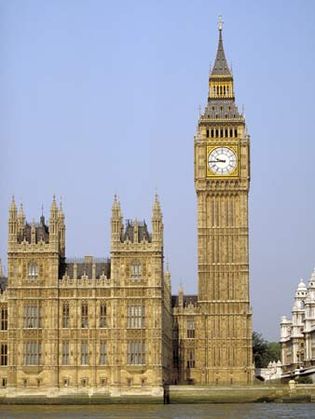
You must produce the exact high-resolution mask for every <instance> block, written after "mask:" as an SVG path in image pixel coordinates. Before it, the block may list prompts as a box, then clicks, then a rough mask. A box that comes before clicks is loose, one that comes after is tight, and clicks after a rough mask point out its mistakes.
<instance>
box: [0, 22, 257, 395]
mask: <svg viewBox="0 0 315 419" xmlns="http://www.w3.org/2000/svg"><path fill="white" fill-rule="evenodd" d="M194 168H195V172H194V182H195V189H196V194H197V227H198V232H197V243H198V294H197V295H184V293H183V290H182V289H180V291H179V294H178V295H176V296H172V294H171V275H170V273H169V271H168V268H167V266H164V255H163V228H164V227H163V216H162V210H161V205H160V202H159V198H158V197H157V196H155V198H154V202H153V208H152V219H151V226H150V228H149V227H148V225H147V224H146V223H145V222H141V223H140V222H138V221H137V220H128V221H127V222H124V221H123V215H122V209H121V204H120V202H119V200H118V199H117V197H115V198H114V201H113V206H112V216H111V220H110V223H111V238H110V240H111V250H110V258H108V259H105V258H104V259H96V258H93V257H91V256H86V257H85V258H83V259H77V260H70V259H68V258H67V257H66V253H65V248H66V245H65V230H66V228H65V217H64V212H63V209H62V207H61V205H59V204H57V202H56V200H55V198H54V199H53V201H52V204H51V208H50V216H49V221H48V222H46V220H45V218H44V216H43V215H42V216H41V217H40V221H39V222H38V223H35V222H32V223H28V222H27V221H26V219H25V215H24V210H23V207H22V206H20V207H19V208H17V205H16V203H15V201H14V199H13V200H12V203H11V206H10V210H9V237H8V278H7V279H6V278H4V275H2V274H1V275H0V276H2V279H1V281H0V287H1V295H0V317H1V318H0V329H1V330H0V351H1V354H0V380H1V381H0V384H1V386H2V387H3V388H5V389H6V390H9V389H11V390H12V391H13V390H14V391H15V390H18V391H22V392H23V391H35V389H36V391H38V390H39V389H41V390H54V389H57V390H58V391H59V390H61V389H62V390H63V391H65V392H66V391H71V390H73V391H77V390H78V389H81V390H82V389H84V388H86V389H93V391H94V392H96V393H97V392H99V393H100V394H102V393H103V392H107V393H110V394H113V395H114V394H123V393H124V392H127V393H128V391H131V390H137V391H138V392H140V393H143V394H144V393H147V394H157V393H158V392H159V391H160V390H161V389H162V388H163V386H165V385H168V384H202V385H206V384H209V385H221V384H229V385H231V384H249V383H251V382H252V378H253V365H252V355H251V352H252V342H251V334H252V328H251V310H250V301H249V264H248V192H249V180H250V179H249V135H248V133H247V130H246V124H245V119H244V116H243V115H242V114H241V113H240V112H239V111H238V108H237V106H236V104H235V97H234V80H233V76H232V73H231V71H230V69H229V66H228V64H227V61H226V58H225V53H224V49H223V40H222V25H221V24H220V25H219V43H218V49H217V55H216V60H215V63H214V65H213V67H212V69H211V71H210V75H209V89H208V101H207V105H206V107H205V110H204V112H203V113H202V114H201V115H200V117H199V120H198V127H197V132H196V135H195V138H194Z"/></svg>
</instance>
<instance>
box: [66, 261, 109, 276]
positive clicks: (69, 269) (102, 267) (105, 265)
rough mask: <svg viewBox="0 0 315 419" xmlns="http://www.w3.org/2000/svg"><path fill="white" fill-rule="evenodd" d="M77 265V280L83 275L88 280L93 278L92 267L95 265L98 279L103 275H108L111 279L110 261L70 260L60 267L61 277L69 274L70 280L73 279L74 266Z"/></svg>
mask: <svg viewBox="0 0 315 419" xmlns="http://www.w3.org/2000/svg"><path fill="white" fill-rule="evenodd" d="M75 263H76V264H77V278H81V276H83V275H87V277H88V278H92V267H93V263H95V277H96V279H98V278H99V277H100V276H101V275H103V274H104V275H106V276H107V278H110V259H93V258H84V259H73V260H72V259H69V260H66V261H65V262H63V263H62V264H61V266H60V277H61V278H62V277H63V275H64V274H67V275H68V276H69V277H70V278H73V270H74V264H75Z"/></svg>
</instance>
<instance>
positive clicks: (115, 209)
mask: <svg viewBox="0 0 315 419" xmlns="http://www.w3.org/2000/svg"><path fill="white" fill-rule="evenodd" d="M111 227H112V231H111V241H112V244H113V243H118V242H120V241H121V233H122V229H123V223H122V212H121V208H120V202H119V200H118V198H117V195H115V196H114V202H113V206H112V218H111Z"/></svg>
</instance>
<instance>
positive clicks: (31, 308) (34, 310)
mask: <svg viewBox="0 0 315 419" xmlns="http://www.w3.org/2000/svg"><path fill="white" fill-rule="evenodd" d="M40 327H41V310H40V306H39V304H26V305H25V306H24V328H25V329H38V328H40Z"/></svg>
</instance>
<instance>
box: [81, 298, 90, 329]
mask: <svg viewBox="0 0 315 419" xmlns="http://www.w3.org/2000/svg"><path fill="white" fill-rule="evenodd" d="M88 316H89V311H88V303H82V304H81V328H82V329H87V328H88V327H89V317H88Z"/></svg>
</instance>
